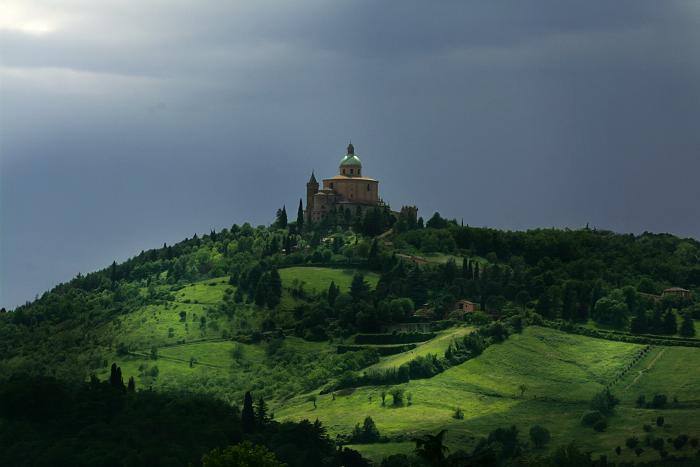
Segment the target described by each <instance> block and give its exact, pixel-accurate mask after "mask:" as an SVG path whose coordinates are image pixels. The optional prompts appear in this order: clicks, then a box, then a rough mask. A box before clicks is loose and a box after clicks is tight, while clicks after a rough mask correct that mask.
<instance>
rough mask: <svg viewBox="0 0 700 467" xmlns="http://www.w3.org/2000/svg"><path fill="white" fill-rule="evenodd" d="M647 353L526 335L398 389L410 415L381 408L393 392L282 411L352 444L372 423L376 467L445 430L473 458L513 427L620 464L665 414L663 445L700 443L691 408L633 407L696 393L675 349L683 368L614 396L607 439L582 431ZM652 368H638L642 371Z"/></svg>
mask: <svg viewBox="0 0 700 467" xmlns="http://www.w3.org/2000/svg"><path fill="white" fill-rule="evenodd" d="M642 347H643V346H640V345H636V344H626V343H620V342H611V341H605V340H600V339H594V338H589V337H583V336H575V335H570V334H565V333H562V332H559V331H555V330H550V329H545V328H539V327H529V328H526V329H525V330H524V332H523V333H522V334H521V335H514V336H511V337H510V338H509V339H508V340H507V341H506V342H504V343H502V344H495V345H492V346H490V347H489V348H488V349H486V351H485V352H484V353H483V354H482V355H481V356H479V357H477V358H475V359H472V360H469V361H467V362H465V363H463V364H461V365H459V366H457V367H453V368H450V369H448V370H447V371H445V372H443V373H441V374H439V375H437V376H435V377H433V378H430V379H424V380H415V381H410V382H409V383H406V384H402V385H399V386H398V387H400V388H401V389H404V391H405V394H409V393H410V394H411V404H410V405H408V402H407V401H404V404H403V406H400V407H394V406H393V405H392V401H391V396H390V395H388V396H387V397H386V405H382V400H381V393H382V391H386V392H389V391H390V389H391V388H388V387H362V388H357V389H355V390H354V391H353V390H346V391H344V392H339V393H336V395H335V400H334V399H333V396H332V395H330V394H329V395H323V396H320V397H319V398H318V400H317V402H316V408H314V407H313V406H312V405H311V404H309V403H308V402H307V400H306V399H305V398H304V397H297V398H295V399H293V400H292V401H290V402H288V403H285V404H284V405H281V406H279V407H277V408H276V409H275V410H276V413H277V416H278V418H281V419H292V420H298V419H302V418H316V417H317V418H319V420H321V421H322V422H323V423H324V424H325V425H326V426H327V427H328V428H329V431H330V432H331V433H332V434H349V433H350V432H351V430H352V428H353V426H354V425H355V424H356V423H362V420H363V419H364V417H365V416H371V417H372V418H373V420H374V421H375V422H376V424H377V427H378V429H379V430H380V432H381V433H382V435H385V436H388V437H389V438H391V439H392V442H389V443H380V444H373V445H355V446H354V448H355V449H358V450H360V451H361V452H362V453H363V454H364V455H366V456H368V457H369V458H373V459H375V460H379V459H381V458H382V457H384V456H386V455H389V454H391V453H394V452H397V451H398V452H408V451H410V450H411V449H412V448H413V445H412V443H409V442H407V441H409V440H410V439H411V438H413V437H415V436H418V435H421V434H424V433H434V432H437V431H439V430H441V429H447V430H448V436H447V443H448V446H449V447H450V448H451V449H452V450H455V449H460V448H461V449H470V448H471V447H473V445H474V443H475V441H476V439H477V438H478V437H480V436H485V435H486V434H488V432H489V431H490V430H493V429H495V428H497V427H507V426H510V425H515V426H517V427H518V429H519V430H520V433H522V434H523V435H522V439H523V440H525V439H526V438H527V431H528V430H529V428H530V427H531V426H533V425H535V424H539V425H542V426H545V427H546V428H548V429H549V430H550V431H551V432H552V442H551V444H550V446H552V447H554V446H557V445H561V444H565V443H568V442H569V441H571V440H576V441H577V442H578V443H579V445H580V446H581V447H583V448H585V449H587V450H590V451H593V452H594V453H601V454H607V455H608V456H610V455H616V454H615V453H614V452H613V450H614V448H615V447H616V446H617V445H622V446H623V447H624V441H625V439H626V438H627V437H629V436H632V435H637V436H639V437H640V438H641V437H642V435H643V434H644V433H643V431H642V426H643V425H644V424H648V423H651V422H652V421H653V420H655V419H656V416H657V415H658V414H659V413H664V414H666V416H667V417H669V418H670V419H672V420H673V423H672V424H671V427H670V428H664V429H663V430H664V433H665V435H668V436H673V435H675V434H679V433H688V434H694V435H698V434H700V421H698V417H697V415H700V411H699V410H698V409H697V408H695V407H694V406H693V407H685V408H677V409H676V408H670V409H666V410H663V411H661V410H650V409H638V408H636V407H635V406H634V402H633V399H634V398H636V396H637V393H638V391H637V389H642V388H645V389H646V390H648V391H650V394H651V392H652V391H660V390H662V389H664V388H668V387H679V386H680V387H685V388H687V389H688V393H692V391H693V389H692V386H693V385H694V384H695V380H696V379H697V377H696V376H689V377H688V376H686V375H685V374H683V373H676V370H677V368H676V366H677V365H678V364H679V360H680V355H682V352H684V351H686V350H687V349H676V350H678V352H679V353H678V358H676V357H675V356H674V357H673V358H669V359H668V360H667V362H666V363H662V362H664V360H662V359H659V360H658V361H657V362H656V363H657V365H658V367H657V366H656V365H655V366H654V368H656V370H655V371H656V374H652V373H651V372H650V375H651V378H649V383H642V382H641V380H639V381H638V382H637V383H639V387H637V388H635V390H634V391H631V392H629V394H630V395H627V394H626V392H627V391H625V390H624V387H625V386H624V381H622V382H618V383H617V384H616V385H615V386H613V393H615V394H618V393H619V397H620V398H621V399H622V404H621V405H620V406H619V407H618V408H617V409H616V413H615V415H614V416H613V417H611V418H610V420H609V423H610V426H609V428H608V429H607V430H606V431H605V432H602V433H597V432H595V431H593V430H592V429H591V428H590V427H585V426H582V425H581V423H580V418H581V415H582V414H583V413H584V412H586V411H587V410H589V401H590V399H591V398H592V397H593V395H594V394H595V393H597V392H599V391H601V390H603V389H604V388H605V386H606V385H607V384H609V383H610V382H611V381H613V380H614V379H615V377H616V375H618V374H619V373H620V372H621V371H622V370H623V369H624V368H625V367H626V366H627V365H629V364H630V363H631V362H632V360H633V358H634V356H635V355H636V354H637V353H638V352H639V351H640V349H641V348H642ZM668 350H674V349H667V351H668ZM674 353H675V352H671V354H670V356H673V354H674ZM646 358H647V357H645V358H644V359H642V360H640V362H638V363H637V365H636V366H635V368H636V367H637V366H643V365H645V361H646ZM632 373H633V371H630V372H628V375H631V374H632ZM686 373H687V372H686ZM671 375H675V376H674V377H672V376H671ZM669 378H671V379H669ZM644 384H647V386H646V387H644V386H643V385H644ZM667 392H668V391H667ZM681 394H683V392H681ZM457 408H460V409H461V410H462V411H463V414H464V418H463V419H456V418H454V417H453V416H454V414H455V410H456V409H457ZM689 411H690V412H692V413H688V412H689ZM645 456H646V457H645ZM622 457H623V458H625V459H629V460H631V459H632V458H636V456H635V455H634V454H633V453H632V452H623V453H622ZM655 458H658V454H657V453H655V452H654V453H651V452H649V453H645V454H643V455H642V457H641V458H640V459H642V460H643V459H647V460H651V459H655Z"/></svg>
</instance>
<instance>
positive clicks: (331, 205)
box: [304, 143, 384, 222]
mask: <svg viewBox="0 0 700 467" xmlns="http://www.w3.org/2000/svg"><path fill="white" fill-rule="evenodd" d="M380 206H384V202H383V201H382V200H381V198H379V182H378V181H377V180H375V179H373V178H370V177H366V176H364V175H363V170H362V162H361V161H360V158H359V157H358V155H357V154H355V148H354V146H353V145H352V143H350V144H348V148H347V153H346V154H345V156H344V157H343V158H342V159H341V161H340V166H339V167H338V174H337V175H335V176H333V177H331V178H325V179H323V186H322V187H320V186H319V183H318V181H316V176H315V174H314V173H313V172H312V173H311V179H310V180H309V182H308V183H307V184H306V210H305V211H304V216H305V218H306V221H307V222H319V221H321V220H322V219H324V218H325V217H326V216H327V215H328V214H329V213H330V212H332V211H334V210H335V211H336V212H343V213H345V212H346V211H349V212H350V214H351V215H353V216H354V215H357V214H361V213H364V212H365V211H366V210H367V209H369V208H372V207H380Z"/></svg>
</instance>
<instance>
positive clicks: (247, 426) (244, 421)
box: [241, 391, 255, 433]
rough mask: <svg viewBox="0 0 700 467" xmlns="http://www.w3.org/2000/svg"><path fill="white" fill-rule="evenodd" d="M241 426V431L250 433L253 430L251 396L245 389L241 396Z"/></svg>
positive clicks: (253, 416)
mask: <svg viewBox="0 0 700 467" xmlns="http://www.w3.org/2000/svg"><path fill="white" fill-rule="evenodd" d="M241 428H242V429H243V433H252V432H253V431H254V430H255V412H254V410H253V396H251V395H250V391H246V393H245V396H244V397H243V410H242V411H241Z"/></svg>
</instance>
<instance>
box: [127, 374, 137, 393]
mask: <svg viewBox="0 0 700 467" xmlns="http://www.w3.org/2000/svg"><path fill="white" fill-rule="evenodd" d="M126 392H136V381H134V377H133V376H131V377H130V378H129V385H128V386H127V387H126Z"/></svg>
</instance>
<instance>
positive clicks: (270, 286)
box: [265, 269, 282, 308]
mask: <svg viewBox="0 0 700 467" xmlns="http://www.w3.org/2000/svg"><path fill="white" fill-rule="evenodd" d="M281 298H282V278H281V277H280V273H279V271H277V269H273V270H271V271H270V273H269V276H268V279H267V294H266V297H265V302H266V303H267V306H269V307H270V308H274V307H276V306H277V305H279V303H280V299H281Z"/></svg>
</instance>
